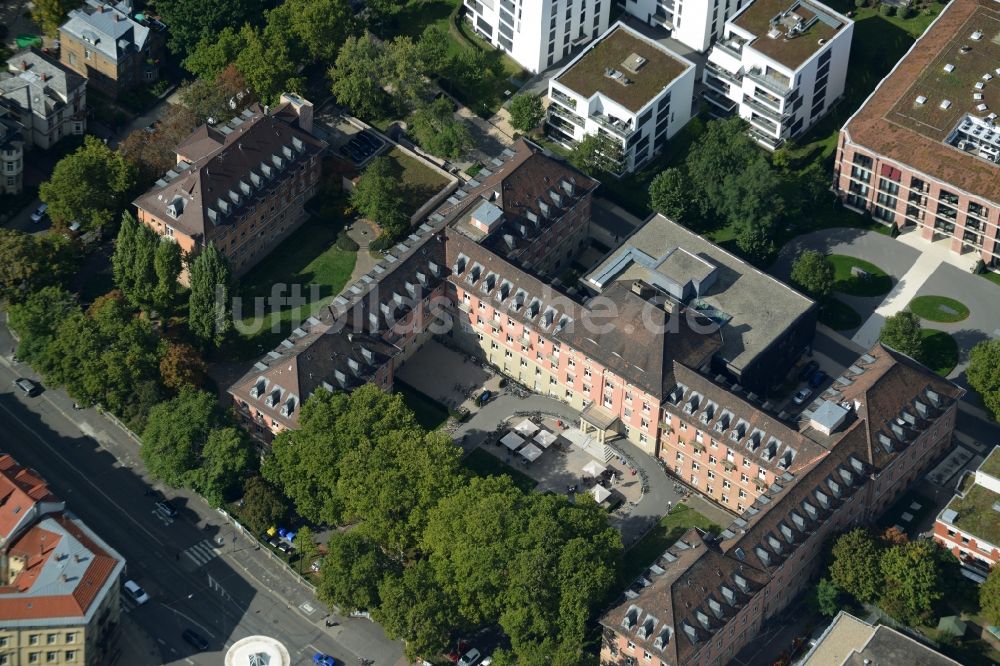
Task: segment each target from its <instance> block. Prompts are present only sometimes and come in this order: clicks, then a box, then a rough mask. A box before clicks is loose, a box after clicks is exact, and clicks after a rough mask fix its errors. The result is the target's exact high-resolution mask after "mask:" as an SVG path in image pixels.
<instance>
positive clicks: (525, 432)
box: [514, 419, 538, 438]
mask: <svg viewBox="0 0 1000 666" xmlns="http://www.w3.org/2000/svg"><path fill="white" fill-rule="evenodd" d="M514 430H516V431H517V433H518V434H519V435H521V436H522V437H526V438H527V437H531V436H532V435H534V434H535V433H536V432H538V426H536V425H535V424H534V423H532V422H531V421H529V420H528V419H524V420H523V421H521V422H520V423H518V424H517V427H515V428H514Z"/></svg>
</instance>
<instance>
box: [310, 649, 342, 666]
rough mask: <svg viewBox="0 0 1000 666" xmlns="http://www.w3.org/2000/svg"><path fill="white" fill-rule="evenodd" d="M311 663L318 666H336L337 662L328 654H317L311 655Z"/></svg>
mask: <svg viewBox="0 0 1000 666" xmlns="http://www.w3.org/2000/svg"><path fill="white" fill-rule="evenodd" d="M313 663H314V664H318V665H319V666H337V660H336V659H334V658H333V657H331V656H330V655H328V654H323V653H322V652H317V653H316V654H314V655H313Z"/></svg>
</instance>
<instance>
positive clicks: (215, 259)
mask: <svg viewBox="0 0 1000 666" xmlns="http://www.w3.org/2000/svg"><path fill="white" fill-rule="evenodd" d="M229 281H230V273H229V264H228V263H226V258H225V257H224V256H223V255H222V253H221V252H219V250H218V249H216V247H215V245H214V244H213V243H209V244H208V246H207V247H205V248H203V249H202V250H201V252H199V253H198V255H197V256H196V257H195V258H194V261H192V262H191V296H190V299H189V301H188V327H189V328H190V329H191V333H193V334H194V336H195V337H196V338H197V339H198V340H199V341H201V343H202V344H203V345H206V346H216V347H217V346H219V345H220V344H222V342H223V340H225V339H226V336H227V335H228V334H229V331H230V330H231V329H232V325H233V322H232V303H230V301H229V287H230V285H229Z"/></svg>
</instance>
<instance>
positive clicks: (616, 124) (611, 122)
mask: <svg viewBox="0 0 1000 666" xmlns="http://www.w3.org/2000/svg"><path fill="white" fill-rule="evenodd" d="M590 119H591V120H593V121H594V122H595V123H597V124H598V125H600V126H601V127H603V128H604V129H607V130H610V131H611V132H613V133H614V134H616V135H617V136H619V137H621V138H623V139H628V138H629V137H630V136H632V135H633V134H635V129H634V128H633V127H632V124H631V123H626V122H625V121H624V120H619V119H618V118H614V117H612V116H603V115H601V114H599V113H592V114H591V115H590Z"/></svg>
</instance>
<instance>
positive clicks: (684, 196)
mask: <svg viewBox="0 0 1000 666" xmlns="http://www.w3.org/2000/svg"><path fill="white" fill-rule="evenodd" d="M690 189H691V188H690V185H689V184H688V182H687V178H686V177H685V175H684V171H682V170H681V169H678V168H676V167H670V168H668V169H666V170H664V171H662V172H660V173H659V174H657V175H656V177H655V178H653V181H652V182H651V183H650V184H649V205H650V206H651V207H652V209H653V210H654V211H656V212H657V213H661V214H663V215H666V216H667V217H669V218H670V219H671V220H673V221H674V222H678V223H680V224H688V223H689V222H690V219H689V218H690V215H691V191H690Z"/></svg>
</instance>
